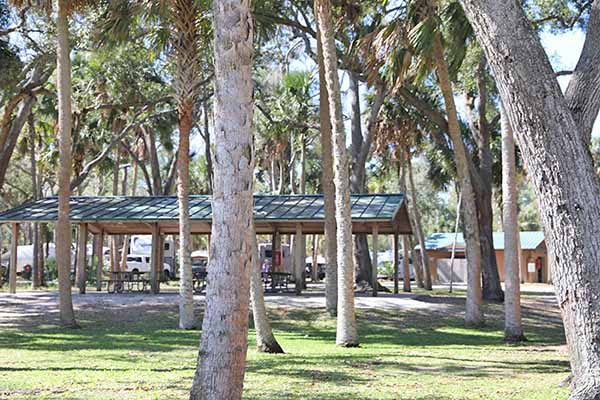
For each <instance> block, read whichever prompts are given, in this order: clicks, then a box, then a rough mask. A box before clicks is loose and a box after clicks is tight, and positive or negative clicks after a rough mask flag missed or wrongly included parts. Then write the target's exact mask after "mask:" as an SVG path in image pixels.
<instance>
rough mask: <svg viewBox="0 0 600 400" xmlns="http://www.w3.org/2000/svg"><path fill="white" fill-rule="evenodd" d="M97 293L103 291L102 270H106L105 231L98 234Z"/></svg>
mask: <svg viewBox="0 0 600 400" xmlns="http://www.w3.org/2000/svg"><path fill="white" fill-rule="evenodd" d="M95 244H96V251H95V253H96V256H97V257H98V259H97V260H96V291H97V292H100V291H101V290H102V270H103V269H104V231H100V233H97V234H96V242H95Z"/></svg>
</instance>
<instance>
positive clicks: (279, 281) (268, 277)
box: [261, 271, 292, 293]
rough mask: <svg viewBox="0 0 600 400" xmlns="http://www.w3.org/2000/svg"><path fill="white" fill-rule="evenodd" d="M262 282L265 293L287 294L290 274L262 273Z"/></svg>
mask: <svg viewBox="0 0 600 400" xmlns="http://www.w3.org/2000/svg"><path fill="white" fill-rule="evenodd" d="M261 274H262V280H263V283H264V285H265V293H275V292H287V291H289V289H288V284H289V282H290V278H291V277H292V274H290V273H289V272H277V271H273V272H271V271H269V272H262V273H261Z"/></svg>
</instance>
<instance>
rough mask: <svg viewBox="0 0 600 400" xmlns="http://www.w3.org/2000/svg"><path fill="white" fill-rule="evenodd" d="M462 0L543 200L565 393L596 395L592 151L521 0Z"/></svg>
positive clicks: (597, 248)
mask: <svg viewBox="0 0 600 400" xmlns="http://www.w3.org/2000/svg"><path fill="white" fill-rule="evenodd" d="M461 4H462V5H463V7H464V9H465V12H466V14H467V17H468V18H469V20H470V22H471V24H472V26H473V28H474V31H475V34H476V36H477V38H478V41H479V43H480V44H481V46H482V48H483V49H484V51H485V54H486V56H487V59H488V61H489V63H490V65H491V67H492V70H493V72H494V76H495V79H496V83H497V85H498V89H499V92H500V95H501V98H502V103H503V104H504V107H505V109H506V112H507V115H508V118H509V121H510V125H511V126H513V127H519V129H517V130H516V131H515V135H516V138H517V142H518V143H519V148H520V150H521V154H522V156H523V161H524V163H525V167H526V170H527V172H528V176H529V177H530V178H531V180H532V183H533V186H534V189H535V192H536V195H537V199H538V201H539V204H540V214H541V216H542V222H543V225H544V231H545V233H546V245H547V247H548V253H549V258H550V260H551V265H552V266H553V278H554V288H555V291H556V296H557V300H558V305H559V307H560V309H561V313H562V317H563V322H564V327H565V333H566V337H567V344H568V347H569V352H570V358H571V370H572V373H573V375H574V380H573V388H572V391H571V395H570V399H572V400H580V399H581V400H583V399H586V400H587V399H597V398H600V378H599V377H600V347H599V346H600V342H599V341H598V337H600V323H599V318H598V309H600V299H599V298H598V293H600V281H598V279H596V277H597V276H598V275H600V203H599V202H598V199H599V198H600V184H599V182H598V177H597V175H596V171H595V168H594V164H593V160H592V157H591V154H590V152H589V150H588V149H587V145H586V142H585V140H584V138H583V134H582V133H581V132H580V131H579V129H578V127H577V124H576V122H575V118H574V114H573V113H572V110H571V109H570V108H569V105H568V103H567V101H566V100H565V98H564V96H563V94H562V92H561V89H560V86H559V85H558V82H557V81H556V77H555V74H554V71H553V69H552V66H551V65H550V62H549V60H548V57H547V55H546V53H545V51H544V49H543V47H542V45H541V44H540V41H539V38H538V37H537V35H536V33H535V31H534V30H533V29H532V27H531V23H530V22H529V20H528V19H527V17H526V15H525V13H524V11H523V9H522V8H521V5H520V3H518V2H498V1H493V0H477V1H474V0H461ZM595 5H596V3H594V6H595ZM594 40H597V38H595V39H594Z"/></svg>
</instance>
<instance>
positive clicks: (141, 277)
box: [103, 272, 150, 293]
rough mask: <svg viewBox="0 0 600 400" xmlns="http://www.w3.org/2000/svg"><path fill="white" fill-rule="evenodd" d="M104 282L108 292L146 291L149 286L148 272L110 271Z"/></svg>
mask: <svg viewBox="0 0 600 400" xmlns="http://www.w3.org/2000/svg"><path fill="white" fill-rule="evenodd" d="M110 275H111V277H110V279H107V280H105V281H103V282H105V283H106V290H107V291H108V293H124V292H127V293H130V292H148V290H149V286H150V276H149V275H150V273H149V272H111V273H110Z"/></svg>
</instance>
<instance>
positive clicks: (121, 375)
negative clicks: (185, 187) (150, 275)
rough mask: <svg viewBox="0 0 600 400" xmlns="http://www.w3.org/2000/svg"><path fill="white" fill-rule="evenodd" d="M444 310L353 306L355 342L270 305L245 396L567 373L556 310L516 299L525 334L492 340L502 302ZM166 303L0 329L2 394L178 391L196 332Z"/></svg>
mask: <svg viewBox="0 0 600 400" xmlns="http://www.w3.org/2000/svg"><path fill="white" fill-rule="evenodd" d="M430 300H431V302H432V303H440V302H442V303H444V304H446V303H447V304H448V307H449V308H448V311H444V312H440V311H438V312H426V311H424V310H418V311H415V310H412V311H407V310H360V311H359V312H358V321H359V332H360V337H361V347H360V348H356V349H344V348H338V347H336V346H335V344H334V342H335V320H334V319H332V318H329V317H327V316H326V315H325V314H324V312H323V311H322V310H302V309H285V308H278V309H275V308H271V309H270V311H271V316H272V319H273V323H274V326H275V328H276V336H277V338H278V339H279V341H280V343H281V344H282V346H283V347H284V349H285V350H286V352H287V353H286V354H284V355H269V354H261V353H257V352H256V351H254V350H253V346H254V336H253V332H251V334H250V349H251V350H250V351H249V352H248V365H247V374H246V382H245V398H246V399H350V398H351V399H423V400H424V399H432V400H433V399H436V400H446V399H502V400H507V399H515V400H516V399H519V400H520V399H529V400H535V399H561V398H566V397H567V391H566V389H564V388H560V387H559V386H558V384H559V383H560V381H561V380H562V379H564V378H565V377H566V376H567V375H568V371H569V368H568V362H567V359H566V356H565V355H563V354H561V351H559V350H560V349H561V347H560V345H562V344H563V343H564V336H563V332H562V326H561V324H560V320H559V319H558V314H557V313H556V311H555V310H552V309H548V308H547V307H544V308H542V307H541V306H539V304H540V303H534V302H532V303H531V304H526V307H525V316H526V318H525V324H526V330H527V336H528V338H529V342H528V343H526V344H525V345H519V346H511V345H506V344H504V343H503V342H502V309H501V306H498V305H488V306H487V307H486V312H487V314H488V318H487V321H488V324H487V326H486V328H484V329H480V330H475V329H466V328H464V327H463V323H462V319H461V315H460V313H459V312H458V311H459V310H460V309H461V308H462V304H461V302H462V301H463V299H460V298H456V297H448V296H445V297H444V296H442V294H440V293H437V294H436V296H434V297H432V298H431V299H430ZM176 311H177V309H176V307H174V306H166V305H165V306H158V307H155V308H152V309H150V308H147V307H141V306H139V307H136V306H131V307H128V308H124V307H119V308H116V307H115V308H111V309H108V310H102V309H101V308H100V307H96V308H85V309H84V310H80V311H79V313H78V315H79V318H80V322H81V323H82V329H79V330H64V329H60V328H57V327H56V326H54V325H53V324H51V323H50V322H48V323H47V324H46V323H45V324H41V325H38V326H32V325H31V324H28V323H27V321H23V323H22V324H18V325H17V326H14V327H11V328H4V329H3V328H2V327H0V399H4V398H10V399H121V400H125V399H186V398H187V396H188V390H189V388H190V385H191V381H192V377H193V374H194V370H195V363H196V357H197V348H198V343H199V336H200V333H199V332H198V331H185V332H184V331H180V330H178V329H176V326H177V315H176Z"/></svg>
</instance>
